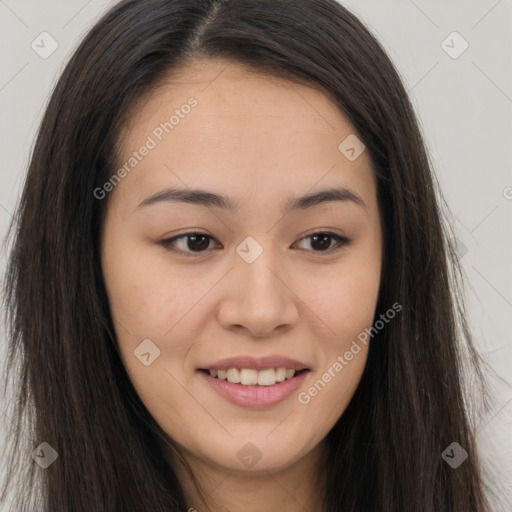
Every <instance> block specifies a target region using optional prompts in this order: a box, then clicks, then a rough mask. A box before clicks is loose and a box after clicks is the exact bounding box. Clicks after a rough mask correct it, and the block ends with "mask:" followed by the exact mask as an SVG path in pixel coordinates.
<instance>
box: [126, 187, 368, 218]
mask: <svg viewBox="0 0 512 512" xmlns="http://www.w3.org/2000/svg"><path fill="white" fill-rule="evenodd" d="M334 201H340V202H345V203H352V204H355V205H357V206H359V207H361V208H363V209H364V210H365V211H367V209H366V204H365V203H364V201H363V200H362V199H361V198H360V197H359V196H358V195H357V194H356V193H355V192H353V191H352V190H350V189H348V188H345V187H331V188H328V189H325V190H321V191H319V192H315V193H312V194H307V195H304V196H300V197H289V198H288V199H287V200H286V201H285V203H284V204H283V208H282V214H283V215H286V214H288V213H290V212H292V211H295V210H306V209H308V208H313V207H315V206H318V205H320V204H325V203H328V202H334ZM169 202H171V203H172V202H181V203H189V204H195V205H199V206H205V207H207V208H210V207H213V208H219V209H223V210H228V211H231V212H236V211H237V210H238V209H239V208H240V202H239V201H237V200H235V199H233V198H231V197H227V196H224V195H220V194H216V193H214V192H208V191H206V190H202V189H190V188H189V189H180V188H167V189H165V190H162V191H160V192H157V193H156V194H153V195H151V196H149V197H147V198H146V199H144V200H143V201H142V202H141V203H140V204H139V205H138V206H137V208H136V210H138V209H141V208H144V207H147V206H151V205H155V204H158V203H169Z"/></svg>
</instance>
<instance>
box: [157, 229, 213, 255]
mask: <svg viewBox="0 0 512 512" xmlns="http://www.w3.org/2000/svg"><path fill="white" fill-rule="evenodd" d="M210 240H213V238H212V237H211V236H210V235H207V234H206V233H184V234H182V235H178V236H175V237H173V238H169V239H168V240H162V242H160V245H162V246H163V247H165V248H166V249H169V250H170V251H174V252H180V253H185V254H187V255H189V254H190V253H203V252H207V251H206V250H207V249H208V247H209V245H210ZM178 243H179V245H178ZM176 246H177V248H175V247H176Z"/></svg>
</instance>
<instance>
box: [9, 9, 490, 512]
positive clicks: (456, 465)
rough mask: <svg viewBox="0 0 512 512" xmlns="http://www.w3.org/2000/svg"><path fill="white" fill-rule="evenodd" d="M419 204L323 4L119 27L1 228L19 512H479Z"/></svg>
mask: <svg viewBox="0 0 512 512" xmlns="http://www.w3.org/2000/svg"><path fill="white" fill-rule="evenodd" d="M439 197H441V194H440V193H439V190H438V189H437V188H436V184H435V181H434V179H433V174H432V171H431V168H430V163H429V159H428V156H427V153H426V150H425V146H424V142H423V140H422V136H421V133H420V130H419V127H418V122H417V119H416V117H415V114H414V111H413V109H412V107H411V104H410V102H409V99H408V97H407V94H406V91H405V90H404V87H403V84H402V83H401V80H400V78H399V76H398V74H397V72H396V71H395V69H394V67H393V65H392V63H391V62H390V60H389V58H388V57H387V56H386V54H385V52H384V50H383V49H382V47H381V46H380V45H379V43H378V42H377V40H376V39H375V38H374V37H373V36H372V35H371V34H370V32H369V31H368V30H367V29H366V28H365V27H364V25H363V24H362V23H361V22H360V21H359V20H358V19H357V18H356V17H355V16H354V15H353V14H351V13H350V12H349V11H348V10H347V9H345V8H343V7H342V6H341V5H339V4H338V3H337V2H335V1H331V0H315V1H313V0H291V1H290V0H287V1H284V0H277V1H272V2H270V1H268V2H267V1H263V2H262V1H261V0H236V1H216V0H211V1H201V0H173V1H170V0H145V1H142V0H125V1H123V2H121V3H119V4H117V5H116V6H114V7H113V8H112V9H111V10H110V11H109V12H108V13H107V14H105V16H104V17H103V18H102V19H101V20H100V21H98V22H97V23H96V25H95V26H94V27H93V29H92V30H91V31H90V32H89V34H88V35H87V36H86V38H85V39H84V41H83V42H82V44H81V45H80V47H79V48H78V50H77V51H76V52H75V54H74V55H73V57H72V59H71V61H70V62H69V64H68V65H67V67H66V69H65V71H64V73H63V75H62V77H61V78H60V80H59V82H58V84H57V86H56V88H55V91H54V93H53V95H52V98H51V101H50V103H49V105H48V107H47V110H46V113H45V116H44V119H43V121H42V124H41V127H40V130H39V135H38V138H37V143H36V146H35V149H34V152H33V155H32V160H31V163H30V168H29V173H28V177H27V181H26V184H25V188H24V192H23V197H22V199H21V202H20V205H19V210H18V213H17V216H16V227H15V231H14V244H13V250H12V253H11V257H10V261H9V267H8V273H7V281H6V298H7V307H8V321H9V325H10V328H11V331H10V358H9V363H8V365H9V366H8V367H9V368H11V369H13V368H14V367H15V362H16V361H17V360H18V359H17V358H19V360H20V361H21V374H20V376H19V380H18V381H17V386H18V392H19V397H20V400H19V404H18V408H17V411H16V413H17V414H16V417H17V420H18V423H17V426H16V431H15V432H17V433H18V434H17V435H19V432H21V425H22V420H23V417H24V416H23V415H24V414H26V413H27V412H29V413H31V418H33V421H34V423H33V430H32V438H31V442H30V444H29V446H27V447H26V448H24V450H25V451H23V449H22V448H21V447H20V446H21V444H20V443H21V441H19V439H18V437H16V438H15V439H16V442H14V441H13V443H12V445H11V459H10V463H9V464H10V465H9V467H10V468H12V470H13V474H14V473H16V469H18V473H19V475H20V477H21V478H24V479H25V480H24V485H26V486H27V487H29V491H30V492H28V491H26V489H27V487H24V488H23V489H22V492H20V496H19V501H18V502H17V509H19V510H48V511H57V510H80V511H81V510H84V511H85V510H98V511H107V510H108V511H113V510H119V511H121V510H122V511H128V510H134V511H135V510H155V511H160V510H162V511H163V510H176V511H177V510H191V509H192V510H194V509H196V510H212V511H217V510H245V511H251V510H263V509H265V510H276V509H277V508H278V507H279V509H280V510H290V511H292V510H308V511H309V510H325V511H354V512H355V511H357V512H361V511H393V512H394V511H399V510H400V511H402V510H411V511H412V510H413V511H425V512H427V511H430V512H434V511H436V512H438V511H453V512H455V511H456V512H459V511H460V512H462V511H464V512H470V511H471V512H483V511H487V510H489V506H488V504H487V500H486V498H485V494H484V485H483V483H482V478H481V470H480V464H479V458H478V453H477V451H476V447H475V437H474V436H475V434H474V422H475V421H477V418H473V417H472V416H470V414H469V413H470V412H471V411H469V410H468V408H467V404H468V402H469V400H471V401H473V400H477V399H482V398H484V397H485V394H484V393H483V389H484V387H483V377H482V373H481V368H480V362H479V358H478V355H477V353H476V352H475V349H474V347H473V343H472V340H471V334H470V332H469V331H468V329H467V326H466V323H465V319H464V314H463V308H462V307H461V304H460V303H459V299H458V297H459V295H458V293H459V288H458V287H459V280H460V275H459V269H458V262H457V258H456V254H455V252H454V249H453V247H452V244H451V241H450V237H447V233H446V229H447V226H446V225H445V224H443V219H442V213H441V208H440V201H441V200H440V199H439ZM466 371H468V372H472V373H471V374H472V375H473V374H474V375H475V376H477V377H478V378H479V379H480V381H479V382H481V386H480V387H479V388H477V389H476V390H473V392H476V391H481V395H478V396H472V395H471V396H470V395H469V394H467V391H468V390H467V389H466V388H465V387H464V385H463V384H464V382H465V380H464V379H465V376H466ZM29 397H30V400H28V398H29ZM471 403H472V402H471ZM476 403H477V404H479V403H481V402H476ZM27 454H28V455H30V454H32V458H33V459H34V460H35V461H36V462H38V465H36V464H31V465H30V466H28V467H27V465H26V457H27V456H28V455H27ZM41 468H43V469H41ZM24 470H25V471H28V473H27V474H26V475H25V476H22V475H23V471H24ZM38 486H39V487H38ZM37 488H39V490H40V495H39V496H36V493H35V490H36V489H37Z"/></svg>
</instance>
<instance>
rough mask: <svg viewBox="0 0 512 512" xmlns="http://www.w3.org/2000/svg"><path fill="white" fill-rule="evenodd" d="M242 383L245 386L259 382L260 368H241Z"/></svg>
mask: <svg viewBox="0 0 512 512" xmlns="http://www.w3.org/2000/svg"><path fill="white" fill-rule="evenodd" d="M240 383H241V384H243V385H244V386H254V385H255V384H258V370H247V369H245V368H242V369H241V370H240Z"/></svg>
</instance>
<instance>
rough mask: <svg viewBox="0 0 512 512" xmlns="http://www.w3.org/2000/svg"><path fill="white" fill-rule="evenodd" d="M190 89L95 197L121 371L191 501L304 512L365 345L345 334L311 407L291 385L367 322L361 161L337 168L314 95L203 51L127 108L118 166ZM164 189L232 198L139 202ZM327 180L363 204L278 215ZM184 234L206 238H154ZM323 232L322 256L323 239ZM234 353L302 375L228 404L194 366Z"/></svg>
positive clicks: (367, 194)
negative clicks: (163, 437) (243, 452)
mask: <svg viewBox="0 0 512 512" xmlns="http://www.w3.org/2000/svg"><path fill="white" fill-rule="evenodd" d="M191 96H193V97H194V98H195V99H196V100H197V102H198V104H197V106H196V107H195V108H194V109H192V111H191V112H190V113H189V114H188V115H187V116H185V117H184V118H183V119H180V122H179V124H178V125H177V126H175V127H174V129H173V130H172V132H170V133H169V134H166V135H165V136H164V137H163V138H162V141H160V142H158V145H157V147H156V148H154V149H152V150H151V151H150V152H149V154H148V155H147V156H145V157H144V158H143V159H142V161H141V162H140V163H139V164H138V165H137V167H136V168H134V170H132V171H131V172H130V173H129V174H128V175H127V176H126V177H124V179H122V180H121V182H120V183H119V184H117V186H116V187H115V188H114V190H113V191H111V192H110V193H109V194H108V195H107V197H106V199H105V200H107V201H108V205H107V206H108V207H107V215H106V219H105V225H104V231H103V235H102V267H103V274H104V278H105V284H106V287H107V293H108V297H109V301H110V307H111V312H112V315H113V318H114V324H115V327H116V333H117V338H118V344H119V349H120V352H121V356H122V359H123V363H124V365H125V367H126V370H127V372H128V374H129V377H130V379H131V381H132V382H133V384H134V387H135V389H136V391H137V393H138V395H139V396H140V398H141V400H142V401H143V403H144V404H145V406H146V408H147V409H148V411H149V412H150V413H151V415H152V416H153V417H154V418H155V420H156V421H157V422H158V424H159V425H160V426H161V427H162V429H163V430H164V431H165V433H166V434H167V435H168V438H169V441H170V440H173V441H174V442H175V444H176V446H177V449H178V451H179V453H180V454H181V456H182V457H184V459H185V460H186V461H187V462H188V463H189V464H190V466H191V468H192V470H193V471H194V474H195V475H196V477H197V478H198V480H199V482H200V484H201V485H202V487H203V490H204V493H205V495H206V498H205V502H203V501H202V500H201V498H200V497H199V495H198V493H197V492H196V490H195V487H194V486H193V485H192V482H191V480H190V478H189V477H188V475H187V473H186V472H185V471H184V470H183V467H182V466H181V464H180V463H178V462H177V460H176V459H175V457H174V456H173V454H172V452H171V450H170V448H169V445H168V444H166V443H163V446H162V448H163V450H164V451H165V453H166V455H167V456H168V459H169V460H170V461H171V463H173V464H174V466H175V467H176V471H177V473H178V476H179V478H180V480H181V482H182V484H183V487H184V489H185V493H186V497H187V503H188V504H189V506H190V507H195V508H196V509H197V510H206V509H207V506H208V507H209V508H210V509H211V510H240V509H242V510H246V511H248V512H251V511H259V510H263V509H266V510H281V511H296V510H319V509H320V500H321V498H322V494H323V489H324V481H323V479H322V477H321V474H322V473H321V468H323V467H324V465H325V452H324V449H325V441H324V439H325V436H326V435H327V433H328V432H329V430H330V429H331V428H332V427H333V425H334V424H335V423H336V421H337V420H338V419H339V418H340V416H341V415H342V414H343V411H344V410H345V409H346V407H347V405H348V403H349V401H350V399H351V397H352V396H353V394H354V391H355V389H356V387H357V385H358V383H359V381H360V378H361V375H362V372H363V369H364V365H365V362H366V358H367V351H368V346H366V345H364V344H361V343H360V344H359V345H360V347H361V350H360V351H359V352H358V353H357V355H354V357H353V359H352V360H351V361H350V362H348V363H347V365H346V366H344V368H343V370H342V371H341V372H338V373H336V374H335V375H336V376H335V377H333V378H332V379H331V380H330V382H329V383H328V384H327V385H326V386H325V387H324V388H323V389H322V390H321V391H320V392H318V393H317V394H316V396H314V397H311V400H310V401H309V403H307V404H303V403H300V401H299V400H298V394H299V393H300V392H305V391H307V390H308V388H310V387H311V386H312V385H313V383H314V382H316V381H317V380H318V379H320V378H321V377H322V374H324V373H325V372H326V371H328V369H329V368H331V369H332V367H333V364H334V363H335V362H336V361H337V358H338V356H340V355H341V356H343V355H344V354H345V352H346V351H347V350H349V348H350V346H351V344H352V343H353V341H354V340H356V339H357V336H358V335H359V334H360V333H361V332H362V331H364V329H365V328H369V327H370V326H371V325H372V321H373V317H374V313H375V307H376V303H377V298H378V292H379V280H380V274H381V256H382V227H381V219H380V215H379V211H378V206H377V188H376V186H377V184H376V179H375V176H374V173H373V171H372V168H371V163H370V159H369V155H368V154H367V152H366V151H365V152H363V153H362V154H361V155H360V156H359V157H358V158H357V159H355V160H354V161H350V160H349V159H348V158H346V156H345V155H344V154H342V153H341V152H340V151H339V149H338V146H339V144H340V143H341V142H342V141H343V140H344V139H345V138H346V137H347V136H349V135H350V134H355V133H356V131H355V129H354V127H353V126H352V125H351V124H350V122H349V121H348V120H347V118H346V117H344V116H343V115H342V114H341V112H340V110H339V109H338V108H337V107H336V105H335V104H334V103H333V102H332V101H331V100H330V99H329V97H328V96H327V95H325V94H324V93H323V92H322V91H320V90H318V89H315V88H310V87H306V86H304V85H298V84H297V83H293V82H288V81H286V80H282V79H277V78H273V77H269V76H264V75H261V74H258V73H256V72H255V71H253V70H251V69H249V68H246V67H244V66H242V65H240V64H236V63H233V62H231V63H230V62H227V61H224V60H215V59H214V60H202V61H199V60H198V61H194V62H193V63H192V64H189V65H187V66H186V67H184V68H182V69H180V70H179V72H175V73H173V75H172V80H171V77H170V78H169V80H168V81H167V82H166V83H165V84H164V85H162V86H160V87H159V88H158V89H157V90H155V91H153V93H152V94H151V95H150V96H148V97H147V98H145V99H144V101H141V102H139V104H138V105H137V108H136V109H135V110H134V112H133V113H132V114H131V115H130V119H129V122H128V124H127V125H126V126H125V129H124V130H123V131H122V133H121V136H120V139H119V140H120V143H119V162H118V163H119V165H120V166H121V165H123V163H124V162H126V161H127V160H128V158H129V157H130V156H131V155H132V153H133V151H135V150H138V148H140V147H141V145H143V144H144V143H145V141H146V140H147V137H148V135H151V134H152V132H153V130H154V129H155V127H157V126H158V125H160V123H162V122H164V121H165V120H168V118H169V117H170V115H171V114H172V113H173V111H174V110H175V109H176V108H180V106H181V105H183V104H184V103H186V102H187V100H188V99H189V98H190V97H191ZM153 138H154V139H155V140H157V139H156V138H155V137H154V136H153ZM171 186H172V187H180V188H185V189H187V188H201V189H206V190H208V191H213V192H215V193H219V194H223V195H227V196H230V197H232V198H234V199H236V200H238V201H239V202H240V207H239V209H238V211H236V212H229V211H227V210H222V209H219V208H215V207H205V206H201V205H194V204H185V203H179V202H158V203H155V204H153V205H150V206H145V207H140V208H137V207H138V205H139V204H140V203H141V202H142V201H143V200H144V199H146V198H147V197H149V196H151V195H152V194H155V193H156V192H159V191H161V190H164V189H166V188H167V187H171ZM330 186H343V187H346V188H349V189H350V190H351V191H353V192H354V193H355V194H357V195H358V196H359V197H360V198H361V199H362V200H363V201H364V203H365V205H366V207H365V208H362V207H360V206H358V205H356V204H355V203H353V202H349V201H343V202H342V201H336V202H326V203H323V204H321V205H318V206H315V207H312V208H308V209H305V210H297V211H294V212H291V213H289V214H287V215H284V216H283V214H282V213H281V207H282V204H283V203H284V201H285V199H287V198H288V197H289V196H301V195H304V194H306V193H311V192H315V191H319V190H321V189H324V188H328V187H330ZM184 232H199V233H206V234H208V235H210V236H211V237H212V239H211V240H210V243H209V245H208V242H207V241H206V242H205V243H204V246H203V247H202V248H200V250H202V251H203V252H195V253H194V252H193V250H194V248H195V247H196V246H194V245H193V243H192V245H191V244H190V239H188V242H189V244H187V238H184V239H182V240H181V241H180V242H175V249H176V250H179V249H181V250H182V251H188V252H189V253H192V256H191V257H187V256H186V255H180V254H178V253H176V252H172V251H171V250H169V249H166V248H164V247H163V246H162V245H160V244H159V242H161V241H162V240H166V239H169V238H171V237H173V236H178V235H181V234H183V233H184ZM315 232H317V233H318V232H320V233H322V232H333V233H336V234H338V235H340V236H345V237H347V238H349V239H350V240H351V243H350V244H349V245H348V246H341V247H340V248H339V249H338V250H334V251H331V252H330V253H326V252H325V251H322V246H319V244H315V243H314V241H313V240H312V239H311V238H305V237H306V236H307V235H311V234H313V233H315ZM248 236H251V237H253V238H254V239H255V240H256V241H257V242H258V244H259V245H260V246H261V247H262V249H263V252H262V254H261V255H260V256H259V257H258V258H257V259H256V260H255V261H254V262H253V263H250V264H249V263H247V262H246V261H244V260H243V259H242V258H241V257H240V256H239V255H238V254H237V253H236V252H235V249H236V248H237V247H238V246H239V245H240V244H241V242H242V241H244V239H245V238H246V237H248ZM207 240H208V239H207ZM330 240H331V241H330V242H329V240H328V241H327V242H326V244H327V248H329V247H337V246H338V243H337V242H336V240H335V239H330ZM196 245H197V244H196ZM190 247H192V249H191V248H190ZM205 248H206V249H205ZM194 254H197V256H194ZM144 339H150V340H151V341H152V343H154V344H155V345H156V346H157V347H158V349H159V350H160V355H159V356H158V357H157V358H156V359H155V360H154V361H153V362H152V363H151V364H150V365H148V366H146V365H144V364H142V363H141V361H140V360H139V359H138V358H137V357H135V355H134V350H135V349H136V348H137V347H138V346H139V344H140V343H141V341H142V340H144ZM247 354H249V355H253V356H263V355H269V354H278V355H282V356H287V357H292V358H294V359H298V360H299V361H302V362H304V363H305V364H306V365H307V366H308V368H310V372H309V373H308V374H307V375H306V379H305V381H304V382H303V384H302V385H301V387H300V389H299V390H298V391H297V392H294V393H292V395H291V396H290V397H288V398H287V399H285V400H284V401H282V402H280V403H278V404H277V405H273V406H269V407H266V408H263V409H259V410H251V409H248V408H246V407H241V406H237V405H233V404H231V403H230V402H227V401H226V400H225V399H224V398H222V397H220V396H219V395H218V394H217V393H216V392H215V391H213V390H212V389H211V388H210V386H209V385H208V384H207V383H206V382H205V381H204V379H203V378H202V376H201V375H199V374H198V372H197V371H196V370H197V368H200V367H204V366H203V365H204V364H205V362H214V361H218V360H220V359H223V358H226V357H231V356H234V355H247ZM331 371H332V370H331ZM248 442H250V443H252V444H253V445H255V446H256V447H257V449H258V450H259V453H260V454H261V459H260V460H259V461H258V462H257V463H256V464H255V465H254V466H252V467H245V465H244V464H242V462H241V461H240V459H239V458H238V457H237V453H238V452H239V451H240V449H241V448H242V447H243V446H244V445H245V444H246V443H248ZM312 475H318V476H316V477H312Z"/></svg>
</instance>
